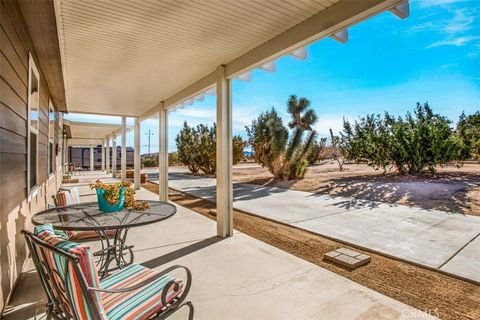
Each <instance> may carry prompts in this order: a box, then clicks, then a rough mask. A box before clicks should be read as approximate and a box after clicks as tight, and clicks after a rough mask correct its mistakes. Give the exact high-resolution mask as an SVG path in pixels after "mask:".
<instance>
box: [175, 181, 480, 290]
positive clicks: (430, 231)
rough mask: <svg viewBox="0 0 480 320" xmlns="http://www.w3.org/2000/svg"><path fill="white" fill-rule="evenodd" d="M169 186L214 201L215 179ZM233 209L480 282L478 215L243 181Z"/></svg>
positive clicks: (236, 189) (236, 192)
mask: <svg viewBox="0 0 480 320" xmlns="http://www.w3.org/2000/svg"><path fill="white" fill-rule="evenodd" d="M169 185H170V187H172V188H174V189H177V190H180V191H183V192H186V193H189V194H192V195H195V196H198V197H201V198H204V199H208V200H212V201H215V179H212V178H202V177H195V176H191V175H185V174H183V173H181V172H174V173H171V174H170V181H169ZM234 207H235V208H237V209H240V210H244V211H247V212H251V213H254V214H256V215H259V216H263V217H266V218H269V219H273V220H276V221H280V222H283V223H286V224H290V225H292V226H295V227H299V228H302V229H305V230H308V231H311V232H314V233H317V234H320V235H324V236H327V237H330V238H334V239H337V240H340V241H344V242H347V243H350V244H352V245H356V246H360V247H363V248H368V249H371V250H375V251H378V252H381V253H383V254H386V255H389V256H393V257H396V258H400V259H403V260H406V261H410V262H413V263H415V264H419V265H422V266H425V267H428V268H433V269H437V270H441V271H443V272H445V273H449V274H453V275H456V276H458V277H461V278H465V279H469V280H471V281H474V282H477V283H480V217H476V216H468V215H461V214H453V213H448V212H442V211H435V210H423V209H420V208H416V207H407V206H402V205H393V204H386V203H380V202H372V201H365V200H356V199H353V198H344V197H330V196H325V195H319V194H313V193H309V192H302V191H294V190H288V189H282V188H273V187H266V186H260V185H253V184H245V183H234Z"/></svg>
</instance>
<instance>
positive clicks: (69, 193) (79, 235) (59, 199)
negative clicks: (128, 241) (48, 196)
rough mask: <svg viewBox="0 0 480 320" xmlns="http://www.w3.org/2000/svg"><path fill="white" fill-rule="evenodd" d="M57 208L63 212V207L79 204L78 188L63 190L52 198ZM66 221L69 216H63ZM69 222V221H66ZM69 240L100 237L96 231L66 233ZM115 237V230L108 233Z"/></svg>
mask: <svg viewBox="0 0 480 320" xmlns="http://www.w3.org/2000/svg"><path fill="white" fill-rule="evenodd" d="M52 198H53V202H54V203H55V206H56V207H57V208H59V210H61V207H66V206H71V205H74V204H79V203H80V202H81V201H80V193H79V192H78V188H77V187H72V188H61V189H60V191H58V192H57V194H56V195H53V196H52ZM63 217H64V218H65V219H68V215H65V216H63ZM65 222H68V221H65ZM65 234H66V235H67V237H68V239H69V240H94V239H96V238H98V237H99V235H98V234H97V233H96V232H95V231H70V230H69V231H65ZM114 235H115V230H109V231H107V236H109V237H113V236H114Z"/></svg>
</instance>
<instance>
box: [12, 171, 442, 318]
mask: <svg viewBox="0 0 480 320" xmlns="http://www.w3.org/2000/svg"><path fill="white" fill-rule="evenodd" d="M94 174H95V173H91V174H89V175H85V177H82V178H81V181H80V182H79V183H78V184H76V185H77V186H78V187H79V190H80V193H81V199H82V202H83V201H92V200H95V196H94V195H92V192H91V190H89V188H88V183H89V182H92V181H93V180H94V178H101V179H102V181H104V180H110V182H112V181H113V179H107V178H106V176H105V175H102V174H101V173H96V175H95V176H94ZM89 178H91V179H90V181H89ZM137 196H138V198H139V199H150V200H156V199H158V195H156V194H154V193H151V192H149V191H147V190H144V189H141V190H139V191H138V193H137ZM215 234H216V224H215V222H214V221H212V220H210V219H208V218H206V217H203V216H202V215H200V214H197V213H196V212H193V211H190V210H188V209H186V208H183V207H181V206H177V213H176V214H175V215H174V216H173V217H172V218H170V219H167V220H165V221H162V222H159V223H154V224H150V225H146V226H142V227H137V228H132V229H130V231H129V234H128V243H129V244H132V245H134V252H135V262H136V263H140V264H143V265H144V266H147V267H149V268H153V269H156V270H158V271H161V270H164V269H166V268H167V267H169V266H171V265H174V264H181V265H185V266H187V267H188V268H189V269H190V270H191V271H192V276H193V282H192V287H191V291H190V294H189V295H188V299H189V300H191V301H192V302H193V304H194V306H195V319H196V320H203V319H228V320H237V319H238V320H243V319H299V320H301V319H339V320H342V319H345V320H348V319H417V318H421V319H434V317H433V316H429V315H428V314H426V313H423V312H421V311H420V310H416V309H414V308H412V307H410V306H407V305H405V304H403V303H401V302H399V301H396V300H394V299H392V298H389V297H387V296H385V295H383V294H380V293H378V292H375V291H373V290H371V289H368V288H366V287H364V286H362V285H360V284H358V283H355V282H353V281H351V280H348V279H346V278H343V277H342V276H340V275H338V274H335V273H332V272H330V271H327V270H325V269H323V268H320V267H318V266H316V265H314V264H312V263H309V262H307V261H305V260H302V259H300V258H298V257H295V256H293V255H291V254H288V253H286V252H284V251H282V250H280V249H277V248H275V247H272V246H270V245H268V244H266V243H263V242H261V241H258V240H256V239H254V238H251V237H249V236H247V235H245V234H243V233H241V232H237V231H235V235H234V236H233V237H229V238H226V239H221V238H218V237H216V236H215ZM89 244H90V245H91V246H93V247H94V248H95V246H97V248H98V246H99V243H98V242H91V243H89ZM259 266H260V267H259ZM178 275H179V276H182V275H181V274H180V273H179V274H178ZM45 302H46V301H45V294H44V293H43V290H42V287H41V284H40V281H39V278H38V276H37V274H36V272H35V271H34V269H33V267H32V265H31V264H29V265H27V268H26V270H25V271H24V273H23V274H22V277H21V278H20V281H19V283H18V286H17V289H16V290H15V292H14V295H13V297H12V299H11V301H10V305H9V307H8V308H7V313H6V314H5V320H26V319H29V320H30V319H35V316H34V315H35V313H36V311H37V310H38V311H39V316H38V317H36V319H40V318H42V316H44V315H43V314H41V313H42V311H43V310H44V308H42V307H41V305H42V304H45ZM169 319H172V320H175V319H178V320H180V319H186V312H185V309H184V310H182V311H179V312H178V313H176V314H175V315H174V316H172V317H170V318H169Z"/></svg>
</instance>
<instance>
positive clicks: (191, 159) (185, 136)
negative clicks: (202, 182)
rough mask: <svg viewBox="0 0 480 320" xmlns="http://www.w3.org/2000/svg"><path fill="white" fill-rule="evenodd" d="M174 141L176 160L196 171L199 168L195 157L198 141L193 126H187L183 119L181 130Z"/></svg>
mask: <svg viewBox="0 0 480 320" xmlns="http://www.w3.org/2000/svg"><path fill="white" fill-rule="evenodd" d="M175 142H176V143H177V154H178V161H179V162H180V163H181V164H183V165H185V166H187V168H188V170H190V172H192V173H197V172H198V170H200V166H199V164H198V162H197V159H195V157H196V155H197V149H198V148H199V145H200V142H199V139H198V134H197V132H196V131H195V128H191V127H189V126H188V124H187V122H186V121H185V122H184V123H183V128H182V130H181V131H180V132H179V133H178V135H177V137H176V138H175Z"/></svg>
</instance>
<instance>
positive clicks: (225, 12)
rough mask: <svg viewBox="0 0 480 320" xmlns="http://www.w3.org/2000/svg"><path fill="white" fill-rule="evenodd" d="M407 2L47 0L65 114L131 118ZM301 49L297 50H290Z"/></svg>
mask: <svg viewBox="0 0 480 320" xmlns="http://www.w3.org/2000/svg"><path fill="white" fill-rule="evenodd" d="M385 10H390V11H391V12H392V13H394V14H396V15H398V16H399V17H401V18H404V17H406V16H407V15H408V2H407V1H406V0H383V1H381V0H362V1H348V0H310V1H291V2H285V1H282V2H280V1H278V2H271V1H270V2H253V1H236V2H233V1H211V2H193V1H191V2H183V1H175V2H170V1H159V2H132V1H126V0H123V1H116V2H113V3H104V2H93V1H91V2H90V1H84V2H82V3H78V2H77V1H72V0H55V12H56V17H57V26H58V31H59V39H60V48H61V49H60V51H61V56H62V64H63V72H64V79H65V87H66V96H67V105H68V111H69V112H77V113H94V114H106V115H121V116H133V117H139V118H140V119H141V120H143V119H146V118H149V117H151V116H153V115H155V114H157V113H158V112H159V110H160V107H161V106H162V105H163V106H164V108H166V109H169V108H173V107H175V106H176V105H178V104H179V103H182V102H185V101H188V100H190V99H193V98H194V97H195V96H197V95H199V94H201V93H203V92H205V91H206V90H211V89H212V88H214V86H215V83H216V81H217V73H216V70H217V68H218V66H224V68H225V76H226V77H227V78H229V79H230V78H233V77H236V76H242V74H244V73H245V72H247V71H248V70H251V69H253V68H257V67H262V66H263V68H264V69H266V70H274V67H272V62H273V61H274V60H275V59H276V58H278V57H280V56H282V55H285V54H294V55H295V54H300V56H299V57H300V58H301V57H302V55H304V54H305V53H304V52H302V51H301V48H303V47H305V46H306V45H308V44H309V43H311V42H313V41H315V40H318V39H321V38H324V37H332V38H334V39H336V40H338V41H340V42H345V41H346V40H347V39H348V34H347V33H346V32H345V30H346V29H347V28H348V27H349V26H351V25H353V24H355V23H358V22H360V21H362V20H364V19H367V18H369V17H371V16H373V15H375V14H378V13H381V12H383V11H385ZM299 49H300V51H298V50H299Z"/></svg>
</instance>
